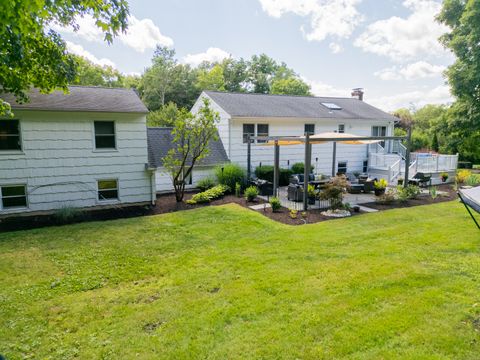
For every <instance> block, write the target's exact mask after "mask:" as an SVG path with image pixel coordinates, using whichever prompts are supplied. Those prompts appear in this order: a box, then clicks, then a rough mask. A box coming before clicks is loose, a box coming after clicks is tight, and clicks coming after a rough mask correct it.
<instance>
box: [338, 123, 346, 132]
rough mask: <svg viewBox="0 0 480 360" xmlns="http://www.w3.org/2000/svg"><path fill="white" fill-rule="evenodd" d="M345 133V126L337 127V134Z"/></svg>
mask: <svg viewBox="0 0 480 360" xmlns="http://www.w3.org/2000/svg"><path fill="white" fill-rule="evenodd" d="M344 132H345V124H339V125H338V133H340V134H343V133H344Z"/></svg>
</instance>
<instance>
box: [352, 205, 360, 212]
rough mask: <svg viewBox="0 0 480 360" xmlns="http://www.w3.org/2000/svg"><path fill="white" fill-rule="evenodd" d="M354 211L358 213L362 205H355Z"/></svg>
mask: <svg viewBox="0 0 480 360" xmlns="http://www.w3.org/2000/svg"><path fill="white" fill-rule="evenodd" d="M353 211H354V212H356V213H358V212H360V206H358V205H355V206H354V207H353Z"/></svg>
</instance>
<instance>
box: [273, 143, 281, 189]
mask: <svg viewBox="0 0 480 360" xmlns="http://www.w3.org/2000/svg"><path fill="white" fill-rule="evenodd" d="M273 163H274V165H273V196H277V192H278V180H279V177H280V146H279V145H278V140H275V148H274V160H273Z"/></svg>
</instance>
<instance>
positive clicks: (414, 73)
mask: <svg viewBox="0 0 480 360" xmlns="http://www.w3.org/2000/svg"><path fill="white" fill-rule="evenodd" d="M445 69H446V67H445V66H443V65H434V64H430V63H428V62H426V61H417V62H415V63H412V64H408V65H406V66H401V67H399V66H392V67H389V68H385V69H382V70H380V71H377V72H375V73H374V75H375V76H377V77H379V78H380V79H382V80H400V79H407V80H414V79H423V78H429V77H436V76H440V75H441V74H442V73H443V71H445Z"/></svg>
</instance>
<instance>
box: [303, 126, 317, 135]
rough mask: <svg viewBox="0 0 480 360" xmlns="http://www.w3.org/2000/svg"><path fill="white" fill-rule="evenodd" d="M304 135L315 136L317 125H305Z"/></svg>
mask: <svg viewBox="0 0 480 360" xmlns="http://www.w3.org/2000/svg"><path fill="white" fill-rule="evenodd" d="M303 130H304V131H303V133H304V134H309V135H315V124H305V127H304V129H303Z"/></svg>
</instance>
